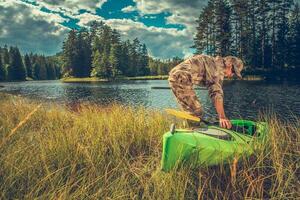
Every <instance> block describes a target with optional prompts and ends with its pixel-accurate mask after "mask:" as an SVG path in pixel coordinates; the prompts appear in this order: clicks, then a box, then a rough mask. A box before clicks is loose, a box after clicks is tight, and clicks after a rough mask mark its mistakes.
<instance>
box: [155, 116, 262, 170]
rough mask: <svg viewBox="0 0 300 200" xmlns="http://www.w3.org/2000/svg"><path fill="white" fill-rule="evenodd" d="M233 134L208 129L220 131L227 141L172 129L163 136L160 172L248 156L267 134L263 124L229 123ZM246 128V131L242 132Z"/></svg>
mask: <svg viewBox="0 0 300 200" xmlns="http://www.w3.org/2000/svg"><path fill="white" fill-rule="evenodd" d="M231 123H232V124H233V126H234V127H236V128H237V129H236V130H227V129H222V128H220V127H217V126H209V127H208V132H209V131H216V130H217V131H221V132H223V133H225V134H227V135H228V138H226V139H224V138H220V137H216V136H215V135H209V134H206V132H207V131H202V130H187V129H175V131H173V132H171V131H169V132H167V133H165V134H164V136H163V152H162V160H161V168H162V170H163V171H170V170H172V169H174V168H175V167H177V166H179V165H182V164H184V165H188V166H190V167H197V166H211V165H218V164H221V163H228V162H231V161H232V160H233V159H235V158H240V157H243V156H246V157H248V156H250V155H251V154H253V153H254V150H255V146H256V144H261V143H262V142H263V139H264V138H265V135H266V133H267V125H266V123H264V122H259V123H256V122H253V121H249V120H231ZM245 127H246V128H245Z"/></svg>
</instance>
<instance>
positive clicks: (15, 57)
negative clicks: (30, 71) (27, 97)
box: [7, 47, 26, 81]
mask: <svg viewBox="0 0 300 200" xmlns="http://www.w3.org/2000/svg"><path fill="white" fill-rule="evenodd" d="M9 54H10V59H9V60H10V64H9V66H8V69H7V74H8V79H9V80H16V81H24V80H25V79H26V69H25V67H24V64H23V61H22V57H21V54H20V51H19V49H18V48H17V47H11V48H10V51H9Z"/></svg>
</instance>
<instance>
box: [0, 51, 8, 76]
mask: <svg viewBox="0 0 300 200" xmlns="http://www.w3.org/2000/svg"><path fill="white" fill-rule="evenodd" d="M6 76H7V72H6V68H5V66H4V64H3V63H2V58H1V56H0V81H5V80H6Z"/></svg>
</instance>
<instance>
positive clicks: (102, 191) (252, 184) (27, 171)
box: [0, 94, 300, 199]
mask: <svg viewBox="0 0 300 200" xmlns="http://www.w3.org/2000/svg"><path fill="white" fill-rule="evenodd" d="M0 108H1V110H0V166H1V167H0V199H35V198H38V199H296V198H297V197H299V187H298V186H299V172H300V171H299V167H300V166H299V164H300V163H299V153H300V147H299V146H300V145H299V142H300V141H299V139H300V137H299V135H300V130H299V127H300V126H299V125H300V123H299V120H298V121H296V122H293V123H290V124H287V123H283V122H280V121H279V120H277V119H276V117H273V118H268V119H266V120H268V123H269V126H270V127H269V129H270V131H269V137H268V142H267V143H266V145H265V146H263V147H261V148H260V149H259V150H258V152H257V154H256V155H255V156H252V157H251V158H249V159H244V160H241V161H239V162H238V163H237V164H233V165H231V166H227V165H224V166H222V165H221V166H215V167H202V168H201V167H200V168H197V169H189V168H179V169H177V170H176V171H175V170H174V171H172V172H170V173H164V172H161V171H160V158H161V148H162V134H163V133H164V132H166V131H167V130H168V129H169V125H170V123H171V122H172V120H171V119H170V118H168V117H167V116H165V115H163V114H161V113H159V112H156V111H152V110H146V109H145V108H143V107H140V108H131V107H123V106H121V105H112V106H109V107H101V106H96V105H77V106H73V107H61V106H58V105H47V106H46V105H42V106H41V107H39V103H38V102H33V101H29V100H26V99H23V98H19V97H13V96H7V95H3V94H0ZM177 124H182V122H181V121H178V122H177Z"/></svg>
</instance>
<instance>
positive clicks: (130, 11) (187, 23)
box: [0, 0, 300, 59]
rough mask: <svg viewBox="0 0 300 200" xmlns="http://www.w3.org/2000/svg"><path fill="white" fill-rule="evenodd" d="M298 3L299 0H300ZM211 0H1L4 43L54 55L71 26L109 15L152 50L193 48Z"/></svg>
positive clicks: (162, 53) (169, 52) (164, 54)
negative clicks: (198, 28) (200, 18)
mask: <svg viewBox="0 0 300 200" xmlns="http://www.w3.org/2000/svg"><path fill="white" fill-rule="evenodd" d="M296 1H297V2H298V3H299V2H300V0H296ZM206 4H207V0H0V46H4V45H5V44H7V45H8V46H11V45H12V46H18V47H19V48H20V50H21V52H22V53H28V52H33V53H39V54H44V55H54V54H56V53H57V52H60V51H61V50H62V44H63V41H64V39H65V38H66V36H67V34H68V32H69V31H70V29H72V28H81V27H87V26H88V25H89V24H90V23H91V21H93V20H97V21H100V20H102V21H104V22H105V23H106V24H107V25H109V26H110V27H112V28H115V29H117V30H119V32H120V33H121V35H122V39H123V40H126V39H130V40H133V39H134V38H136V37H137V38H139V40H140V41H141V42H142V43H145V44H146V46H147V47H148V51H149V54H150V56H152V57H154V58H162V59H168V58H172V57H174V56H179V57H188V56H190V55H192V54H193V52H194V51H195V50H194V49H192V48H190V47H191V46H192V45H193V38H194V36H195V34H196V26H197V24H196V19H197V18H198V16H199V14H200V12H201V10H202V8H203V7H204V6H205V5H206Z"/></svg>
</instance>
